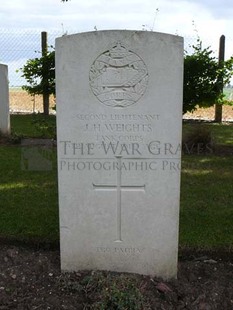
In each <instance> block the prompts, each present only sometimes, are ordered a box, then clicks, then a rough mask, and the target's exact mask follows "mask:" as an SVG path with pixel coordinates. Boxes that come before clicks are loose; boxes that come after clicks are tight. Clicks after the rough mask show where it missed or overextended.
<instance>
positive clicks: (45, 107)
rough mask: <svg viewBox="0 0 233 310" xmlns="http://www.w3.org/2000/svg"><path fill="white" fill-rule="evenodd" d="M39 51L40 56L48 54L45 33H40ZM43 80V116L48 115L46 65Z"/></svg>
mask: <svg viewBox="0 0 233 310" xmlns="http://www.w3.org/2000/svg"><path fill="white" fill-rule="evenodd" d="M41 51H42V56H43V57H44V56H46V55H47V53H48V36H47V32H46V31H42V32H41ZM42 70H43V78H42V85H43V88H44V91H43V110H44V114H45V115H49V94H48V92H47V85H48V76H47V75H48V72H47V68H46V64H44V65H43V69H42Z"/></svg>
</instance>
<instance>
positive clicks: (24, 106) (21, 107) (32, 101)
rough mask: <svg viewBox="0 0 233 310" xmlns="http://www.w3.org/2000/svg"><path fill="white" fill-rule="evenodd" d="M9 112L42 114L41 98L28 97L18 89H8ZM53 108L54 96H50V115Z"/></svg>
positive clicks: (37, 96) (36, 96) (39, 96)
mask: <svg viewBox="0 0 233 310" xmlns="http://www.w3.org/2000/svg"><path fill="white" fill-rule="evenodd" d="M9 95H10V112H11V113H38V112H39V113H42V112H43V98H42V95H35V96H34V95H33V96H31V95H29V94H28V93H27V92H26V91H23V90H22V89H21V88H20V87H19V88H10V93H9ZM54 106H55V98H54V96H50V113H54V110H53V109H52V108H53V107H54Z"/></svg>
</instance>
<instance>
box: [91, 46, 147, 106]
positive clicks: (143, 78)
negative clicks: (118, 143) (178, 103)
mask: <svg viewBox="0 0 233 310" xmlns="http://www.w3.org/2000/svg"><path fill="white" fill-rule="evenodd" d="M89 80H90V86H91V89H92V91H93V93H94V95H95V96H96V97H97V98H98V99H99V101H100V102H102V103H103V104H105V105H107V106H111V107H120V108H124V107H127V106H130V105H132V104H134V103H135V102H137V101H138V100H139V99H140V98H141V97H142V96H143V94H144V93H145V91H146V88H147V83H148V71H147V68H146V65H145V63H144V61H143V60H142V59H141V58H140V57H139V56H138V55H136V54H135V53H134V52H132V51H131V50H129V49H128V48H127V47H126V46H125V45H124V44H123V43H121V42H117V43H115V44H113V45H112V46H111V48H110V49H108V50H107V51H105V52H103V53H102V54H101V55H100V56H99V57H98V58H97V59H96V60H95V61H94V63H93V64H92V66H91V69H90V74H89Z"/></svg>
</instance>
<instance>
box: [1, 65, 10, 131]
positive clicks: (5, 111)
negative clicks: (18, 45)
mask: <svg viewBox="0 0 233 310" xmlns="http://www.w3.org/2000/svg"><path fill="white" fill-rule="evenodd" d="M0 132H2V133H3V134H9V133H10V113H9V85H8V67H7V66H6V65H3V64H0Z"/></svg>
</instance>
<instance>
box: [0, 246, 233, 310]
mask: <svg viewBox="0 0 233 310" xmlns="http://www.w3.org/2000/svg"><path fill="white" fill-rule="evenodd" d="M107 274H109V273H107V272H102V276H103V277H106V276H107ZM112 274H113V273H112ZM91 276H92V277H93V276H94V272H93V271H92V272H87V271H85V272H84V271H82V272H76V273H69V274H67V273H61V272H60V261H59V251H58V249H55V250H45V249H40V250H39V249H38V250H35V249H33V247H30V248H29V247H24V246H16V245H1V246H0V310H8V309H18V310H27V309H28V310H29V309H30V310H36V309H41V310H46V309H70V310H72V309H76V310H79V309H97V308H96V307H95V306H94V307H93V305H94V304H95V302H96V300H98V298H99V295H98V290H97V286H94V285H93V283H92V285H88V282H87V281H85V279H88V277H89V278H90V277H91ZM112 276H113V277H119V276H120V275H119V274H116V273H115V274H113V275H112ZM129 276H130V277H133V278H134V280H135V281H136V284H137V287H138V288H139V290H140V292H141V293H142V295H143V296H144V298H145V299H146V300H147V303H146V306H145V307H144V306H143V307H142V308H137V309H163V310H170V309H174V310H179V309H193V310H214V309H216V310H230V309H233V254H232V253H201V252H199V253H190V252H186V253H185V252H182V251H181V257H180V259H179V265H178V278H177V279H176V280H171V281H163V280H162V279H158V278H150V277H149V276H139V275H129ZM89 283H90V282H89ZM105 289H107V288H105ZM101 309H110V310H111V309H112V310H114V309H116V310H117V309H122V310H124V309H125V310H127V309H128V308H124V309H123V308H112V307H110V308H101ZM130 309H133V308H130Z"/></svg>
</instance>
